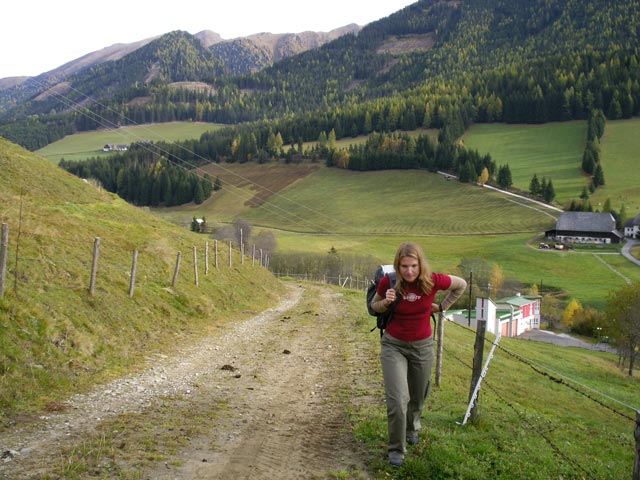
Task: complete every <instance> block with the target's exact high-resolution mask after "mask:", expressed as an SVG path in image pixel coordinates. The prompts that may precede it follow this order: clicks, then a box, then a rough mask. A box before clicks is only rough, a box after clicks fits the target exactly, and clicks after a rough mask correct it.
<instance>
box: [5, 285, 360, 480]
mask: <svg viewBox="0 0 640 480" xmlns="http://www.w3.org/2000/svg"><path fill="white" fill-rule="evenodd" d="M341 315H344V314H343V313H342V312H341V310H340V294H339V293H336V292H335V291H331V290H328V289H325V288H323V287H313V286H305V287H304V288H303V287H301V286H298V285H295V286H292V287H291V289H290V293H289V295H288V296H287V297H286V298H285V299H283V301H282V303H281V304H280V305H279V306H278V307H276V308H273V309H271V310H268V311H266V312H263V313H261V314H260V315H257V316H254V317H252V318H249V319H246V320H241V321H238V322H233V323H230V324H228V325H226V327H225V328H226V329H225V331H223V332H222V333H221V334H220V335H217V336H215V337H210V338H203V339H202V341H200V342H199V343H198V344H196V345H191V346H189V347H188V348H187V347H185V348H184V350H182V351H181V353H180V354H179V355H176V356H172V357H163V356H156V357H154V358H151V359H150V366H149V368H147V369H145V370H144V371H141V372H140V373H138V374H136V375H131V376H128V377H124V378H121V379H118V380H117V381H115V382H113V383H111V384H109V385H105V386H101V387H100V388H97V389H96V390H95V391H94V392H92V393H90V394H87V395H77V396H74V397H72V398H70V399H69V400H68V401H67V402H65V404H64V408H63V409H61V410H62V411H60V412H58V413H55V414H51V415H48V416H47V417H44V418H42V419H41V421H40V422H38V423H36V424H32V425H29V426H27V427H21V428H14V429H6V430H3V431H1V432H0V449H1V450H2V452H4V453H3V457H4V458H3V460H0V478H6V479H18V478H20V479H22V478H42V477H45V476H46V478H65V473H64V472H65V471H67V472H68V471H70V470H69V469H70V468H72V467H70V465H71V464H72V462H73V464H74V465H75V464H76V463H80V465H79V466H77V465H76V466H74V467H73V468H75V469H76V470H75V471H76V472H77V473H78V476H77V477H76V478H96V477H99V478H127V477H128V475H129V474H131V475H133V474H135V477H134V478H145V479H229V480H231V479H233V480H237V479H245V478H246V479H248V478H251V479H273V478H278V479H300V478H305V479H314V478H317V479H320V478H333V477H334V476H335V475H336V472H341V475H342V476H341V477H340V478H357V479H365V478H368V474H367V472H366V466H365V460H366V458H365V456H364V455H363V453H362V452H359V451H358V446H357V444H356V442H355V441H354V439H353V435H352V433H351V428H350V424H349V421H348V418H347V416H346V413H345V411H346V410H347V408H348V404H349V401H350V399H349V395H348V391H347V390H348V389H349V388H352V387H353V384H354V382H356V383H357V379H356V371H357V369H358V365H359V361H360V359H358V358H357V357H358V355H359V353H358V352H359V351H360V349H359V348H358V346H357V340H356V339H354V338H353V337H351V336H350V333H349V332H350V329H351V328H352V325H351V324H350V322H349V319H343V318H340V316H341ZM183 412H186V413H183ZM191 413H192V414H193V415H194V417H193V418H192V417H191ZM197 414H200V417H199V418H200V420H198V417H197ZM176 416H177V420H176ZM116 419H119V420H120V423H118V424H117V425H118V426H115V425H116V423H115V420H116ZM141 419H142V420H141ZM135 422H139V423H138V425H140V426H141V429H142V430H143V431H144V432H143V434H142V437H139V436H136V434H135V433H134V432H135V430H136V428H135V427H134V426H133V425H134V424H135ZM198 423H201V424H200V425H197V424H198ZM168 430H170V431H175V443H172V444H171V445H170V448H169V447H167V442H166V440H162V439H164V438H166V437H167V431H168ZM194 432H195V433H194ZM156 437H157V441H155V442H154V438H156ZM96 438H98V440H99V439H100V438H102V440H100V441H98V442H97V443H96V441H95V439H96ZM114 438H117V441H114ZM91 439H93V440H91ZM145 442H146V443H148V444H149V446H148V447H144V444H145ZM96 444H97V445H98V447H95V445H96ZM113 444H116V445H115V446H113ZM88 445H92V446H91V447H90V448H89V447H88ZM96 449H97V450H100V449H103V450H104V452H97V453H96V452H95V450H96ZM79 450H82V452H85V453H83V454H84V457H83V454H78V453H77V452H78V451H79ZM87 450H91V458H92V460H91V461H88V460H87V459H86V458H87V457H88V456H89V453H86V452H87ZM74 452H76V453H74ZM52 459H57V460H53V461H52ZM82 462H84V463H82ZM87 463H88V465H87ZM65 469H66V470H65ZM129 478H130V477H129Z"/></svg>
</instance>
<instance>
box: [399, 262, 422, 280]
mask: <svg viewBox="0 0 640 480" xmlns="http://www.w3.org/2000/svg"><path fill="white" fill-rule="evenodd" d="M419 275H420V263H419V262H418V259H417V258H413V257H401V258H400V276H401V277H402V278H403V279H404V280H405V281H406V282H415V281H416V279H417V278H418V276H419Z"/></svg>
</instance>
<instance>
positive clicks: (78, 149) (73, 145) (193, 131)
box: [35, 122, 222, 164]
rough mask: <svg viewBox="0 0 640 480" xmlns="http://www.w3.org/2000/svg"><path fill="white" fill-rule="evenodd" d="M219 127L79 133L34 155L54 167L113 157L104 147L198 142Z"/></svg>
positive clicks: (159, 125)
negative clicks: (144, 142) (66, 163)
mask: <svg viewBox="0 0 640 480" xmlns="http://www.w3.org/2000/svg"><path fill="white" fill-rule="evenodd" d="M221 127H222V126H221V125H217V124H212V123H204V122H169V123H155V124H150V125H135V126H128V127H119V128H116V129H105V130H96V131H91V132H81V133H77V134H75V135H69V136H66V137H64V138H63V139H61V140H58V141H57V142H54V143H51V144H49V145H47V146H46V147H44V148H41V149H40V150H37V151H36V152H35V153H36V154H37V155H40V156H41V157H44V158H46V159H47V160H50V161H51V162H53V163H55V164H57V163H58V162H59V161H60V160H61V159H65V160H85V159H87V158H90V157H97V156H109V155H113V153H112V152H103V151H102V147H103V146H104V145H106V144H108V143H113V144H125V145H129V144H131V143H133V142H138V141H144V140H150V141H153V142H157V141H160V140H162V141H165V142H175V141H178V140H186V139H191V138H200V135H202V134H203V133H204V132H208V131H211V130H216V129H218V128H221Z"/></svg>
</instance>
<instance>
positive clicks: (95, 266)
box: [89, 237, 100, 296]
mask: <svg viewBox="0 0 640 480" xmlns="http://www.w3.org/2000/svg"><path fill="white" fill-rule="evenodd" d="M99 254H100V237H96V238H94V240H93V259H92V260H91V279H90V280H89V295H92V296H93V292H94V291H95V288H96V273H97V271H98V255H99Z"/></svg>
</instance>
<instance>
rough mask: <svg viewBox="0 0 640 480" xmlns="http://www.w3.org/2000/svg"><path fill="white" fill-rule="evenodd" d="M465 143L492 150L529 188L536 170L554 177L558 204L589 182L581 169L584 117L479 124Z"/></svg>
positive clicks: (521, 185)
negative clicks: (535, 122) (542, 122)
mask: <svg viewBox="0 0 640 480" xmlns="http://www.w3.org/2000/svg"><path fill="white" fill-rule="evenodd" d="M463 140H464V144H465V147H467V148H469V149H472V150H478V151H479V152H480V154H483V155H484V154H486V153H489V154H491V158H492V159H493V160H494V161H495V162H496V165H498V166H499V165H507V164H508V165H509V169H510V170H511V175H512V178H513V184H514V186H516V187H518V188H519V189H521V190H524V191H528V190H529V183H530V182H531V178H532V177H533V175H534V174H537V175H538V179H539V180H540V181H542V177H546V178H547V180H548V179H551V180H552V182H553V187H554V190H555V192H556V198H555V202H556V203H557V204H558V205H562V204H564V202H565V201H567V200H570V199H572V198H575V199H577V198H579V196H580V194H581V193H582V189H583V187H585V186H588V185H589V180H588V178H587V177H586V176H585V175H583V174H582V173H581V163H582V152H583V150H584V147H585V142H586V123H585V122H583V121H574V122H563V123H547V124H543V125H504V124H476V125H473V126H472V127H471V128H470V129H469V130H468V131H467V132H466V133H465V134H464V136H463Z"/></svg>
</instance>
